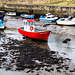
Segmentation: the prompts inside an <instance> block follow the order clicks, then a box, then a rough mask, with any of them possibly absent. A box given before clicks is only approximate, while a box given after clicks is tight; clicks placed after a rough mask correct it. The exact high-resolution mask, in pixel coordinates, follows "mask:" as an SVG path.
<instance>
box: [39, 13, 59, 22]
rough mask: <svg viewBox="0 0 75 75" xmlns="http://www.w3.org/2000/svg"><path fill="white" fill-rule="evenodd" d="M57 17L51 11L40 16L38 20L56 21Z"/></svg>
mask: <svg viewBox="0 0 75 75" xmlns="http://www.w3.org/2000/svg"><path fill="white" fill-rule="evenodd" d="M57 19H58V17H56V16H55V15H52V14H51V13H48V14H46V16H42V15H41V16H40V18H39V20H41V21H50V22H52V21H56V20H57Z"/></svg>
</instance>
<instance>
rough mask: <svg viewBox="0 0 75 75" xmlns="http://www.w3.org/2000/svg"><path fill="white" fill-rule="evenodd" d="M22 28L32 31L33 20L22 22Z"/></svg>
mask: <svg viewBox="0 0 75 75" xmlns="http://www.w3.org/2000/svg"><path fill="white" fill-rule="evenodd" d="M24 30H25V31H27V32H34V31H35V29H34V22H24Z"/></svg>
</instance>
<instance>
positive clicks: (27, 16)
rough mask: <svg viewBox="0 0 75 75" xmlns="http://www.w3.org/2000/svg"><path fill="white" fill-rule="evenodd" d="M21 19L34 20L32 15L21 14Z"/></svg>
mask: <svg viewBox="0 0 75 75" xmlns="http://www.w3.org/2000/svg"><path fill="white" fill-rule="evenodd" d="M21 17H23V18H34V15H29V14H21Z"/></svg>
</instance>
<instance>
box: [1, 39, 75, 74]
mask: <svg viewBox="0 0 75 75" xmlns="http://www.w3.org/2000/svg"><path fill="white" fill-rule="evenodd" d="M8 40H9V41H8V43H7V44H1V45H0V46H1V48H0V68H1V69H2V68H5V69H6V70H11V71H22V70H23V71H24V72H26V74H27V75H75V65H73V64H72V63H71V61H70V59H68V58H63V57H61V56H59V54H58V52H54V51H50V50H47V49H43V48H40V47H39V46H38V44H36V43H35V44H33V43H28V42H25V41H18V40H13V39H10V38H8Z"/></svg>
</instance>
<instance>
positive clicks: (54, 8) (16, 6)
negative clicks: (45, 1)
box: [0, 3, 75, 13]
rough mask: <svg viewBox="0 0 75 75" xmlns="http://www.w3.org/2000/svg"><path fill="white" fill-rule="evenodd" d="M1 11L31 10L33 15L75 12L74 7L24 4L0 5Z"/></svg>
mask: <svg viewBox="0 0 75 75" xmlns="http://www.w3.org/2000/svg"><path fill="white" fill-rule="evenodd" d="M0 8H1V9H2V10H9V11H18V12H24V11H28V10H29V9H32V10H33V11H34V13H42V12H50V11H55V12H75V6H50V5H25V4H6V3H4V4H0Z"/></svg>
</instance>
